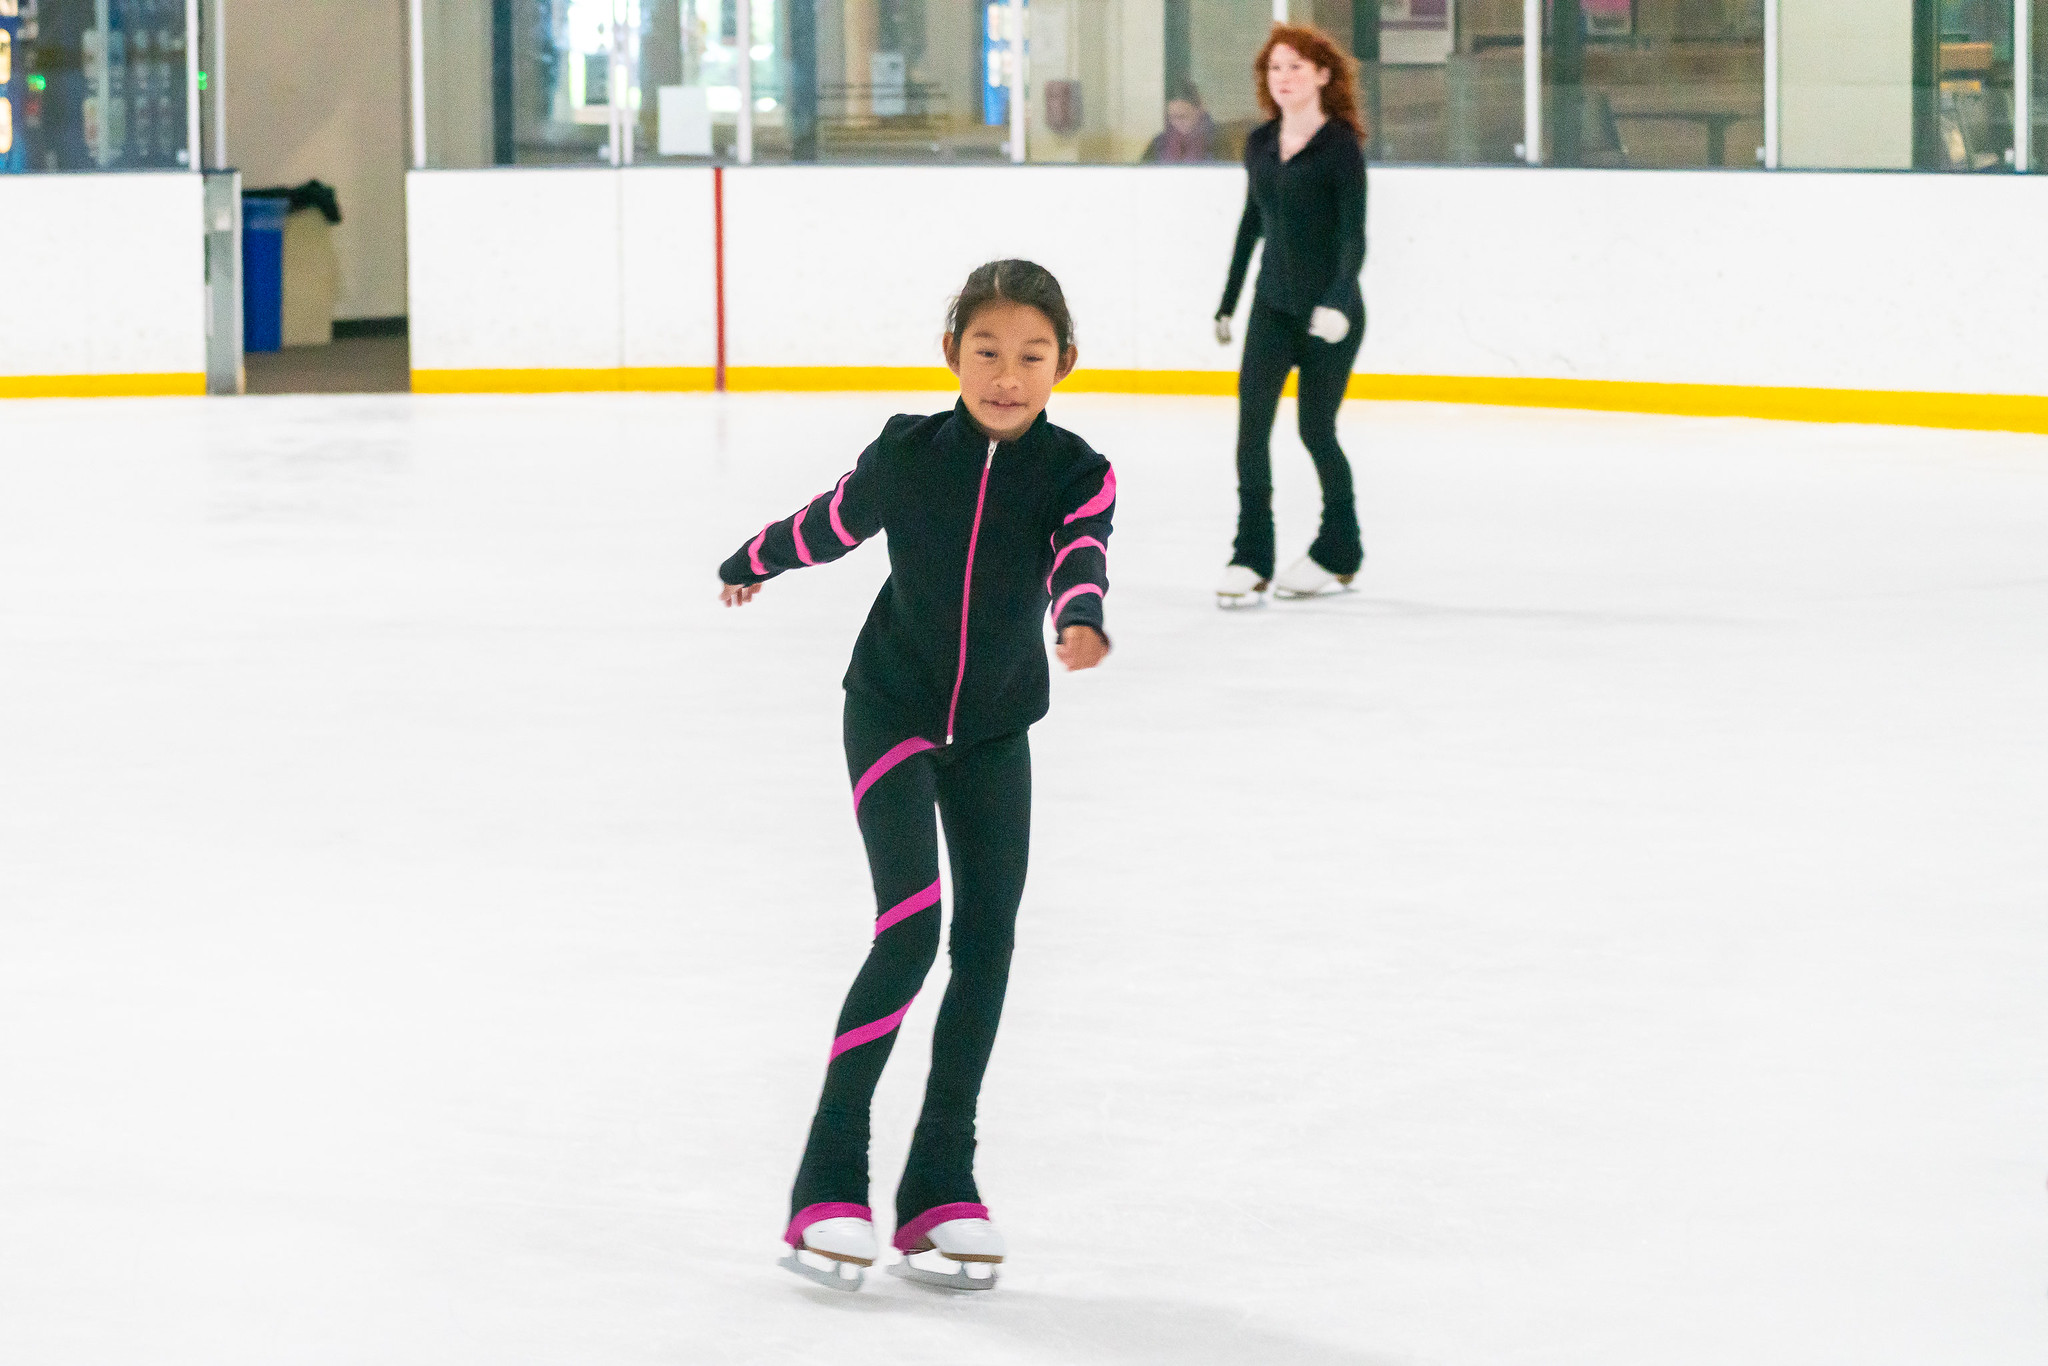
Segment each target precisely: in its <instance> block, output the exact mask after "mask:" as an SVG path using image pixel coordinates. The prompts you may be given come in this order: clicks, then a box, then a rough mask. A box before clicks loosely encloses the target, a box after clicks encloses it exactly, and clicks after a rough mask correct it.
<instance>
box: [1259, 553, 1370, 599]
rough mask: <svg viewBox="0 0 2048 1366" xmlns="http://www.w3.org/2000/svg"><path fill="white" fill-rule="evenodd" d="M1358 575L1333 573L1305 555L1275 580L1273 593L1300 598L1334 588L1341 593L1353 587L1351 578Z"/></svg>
mask: <svg viewBox="0 0 2048 1366" xmlns="http://www.w3.org/2000/svg"><path fill="white" fill-rule="evenodd" d="M1356 577H1358V576H1357V575H1355V574H1332V573H1331V572H1330V571H1329V570H1327V569H1325V568H1323V567H1322V566H1321V565H1319V564H1317V563H1316V562H1315V561H1314V560H1312V559H1310V558H1309V557H1308V556H1306V555H1304V556H1302V557H1301V558H1300V559H1298V560H1296V561H1295V562H1294V563H1293V564H1291V565H1289V566H1287V572H1286V573H1284V574H1282V575H1281V576H1280V577H1279V578H1277V579H1275V580H1274V581H1273V595H1274V596H1275V597H1281V598H1289V599H1295V600H1299V599H1301V598H1315V597H1321V596H1322V595H1323V594H1324V593H1328V592H1331V591H1333V590H1334V591H1336V592H1340V593H1341V592H1344V591H1345V590H1347V589H1349V588H1350V587H1351V580H1353V579H1354V578H1356Z"/></svg>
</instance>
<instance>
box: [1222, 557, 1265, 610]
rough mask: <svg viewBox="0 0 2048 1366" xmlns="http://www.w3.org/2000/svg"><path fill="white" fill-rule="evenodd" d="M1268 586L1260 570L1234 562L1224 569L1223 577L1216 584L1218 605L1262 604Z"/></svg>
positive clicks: (1247, 605) (1255, 605)
mask: <svg viewBox="0 0 2048 1366" xmlns="http://www.w3.org/2000/svg"><path fill="white" fill-rule="evenodd" d="M1266 588H1267V580H1266V578H1265V576H1264V575H1262V574H1260V573H1259V571H1258V570H1256V569H1247V568H1246V567H1245V566H1243V565H1241V564H1233V565H1231V566H1230V567H1228V568H1227V569H1225V570H1224V571H1223V578H1222V580H1221V581H1220V582H1219V583H1217V585H1216V605H1217V606H1218V607H1222V608H1236V607H1259V606H1262V605H1264V603H1265V601H1266V599H1265V597H1264V596H1263V595H1264V593H1265V591H1266Z"/></svg>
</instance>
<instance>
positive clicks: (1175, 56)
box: [1165, 0, 1195, 99]
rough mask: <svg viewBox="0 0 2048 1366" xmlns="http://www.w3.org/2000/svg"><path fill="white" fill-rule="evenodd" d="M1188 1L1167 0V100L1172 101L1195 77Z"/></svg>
mask: <svg viewBox="0 0 2048 1366" xmlns="http://www.w3.org/2000/svg"><path fill="white" fill-rule="evenodd" d="M1189 28H1190V20H1189V18H1188V0H1166V35H1165V37H1166V98H1168V99H1172V98H1173V97H1174V96H1175V95H1177V94H1179V93H1180V91H1181V90H1182V89H1183V88H1184V87H1185V86H1186V85H1187V83H1188V78H1189V77H1191V76H1192V75H1194V70H1195V54H1194V43H1193V40H1192V39H1191V37H1190V36H1189Z"/></svg>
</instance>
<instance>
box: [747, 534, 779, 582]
mask: <svg viewBox="0 0 2048 1366" xmlns="http://www.w3.org/2000/svg"><path fill="white" fill-rule="evenodd" d="M774 525H775V523H773V522H770V523H769V524H768V526H764V527H762V528H761V534H760V535H758V536H756V537H755V538H754V539H753V542H752V543H751V544H749V545H748V546H747V563H748V564H750V565H752V566H753V569H754V572H755V573H756V574H759V575H760V576H761V577H762V578H764V579H765V578H767V577H768V566H767V565H765V564H762V563H761V543H762V542H764V541H766V540H767V539H768V527H772V526H774Z"/></svg>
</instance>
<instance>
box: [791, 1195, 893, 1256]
mask: <svg viewBox="0 0 2048 1366" xmlns="http://www.w3.org/2000/svg"><path fill="white" fill-rule="evenodd" d="M821 1219H865V1220H867V1221H868V1222H869V1223H871V1224H872V1223H873V1222H874V1221H875V1212H874V1211H873V1210H871V1209H869V1208H868V1207H867V1206H866V1205H849V1204H845V1203H843V1202H842V1203H839V1204H828V1205H805V1206H804V1207H803V1208H802V1209H800V1210H798V1211H797V1212H796V1218H794V1219H792V1220H790V1221H789V1232H787V1233H785V1234H783V1235H782V1241H783V1242H785V1243H788V1244H789V1245H790V1246H791V1247H802V1246H803V1245H804V1230H805V1229H807V1228H809V1227H810V1226H811V1225H812V1224H815V1223H817V1222H818V1221H819V1220H821Z"/></svg>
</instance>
